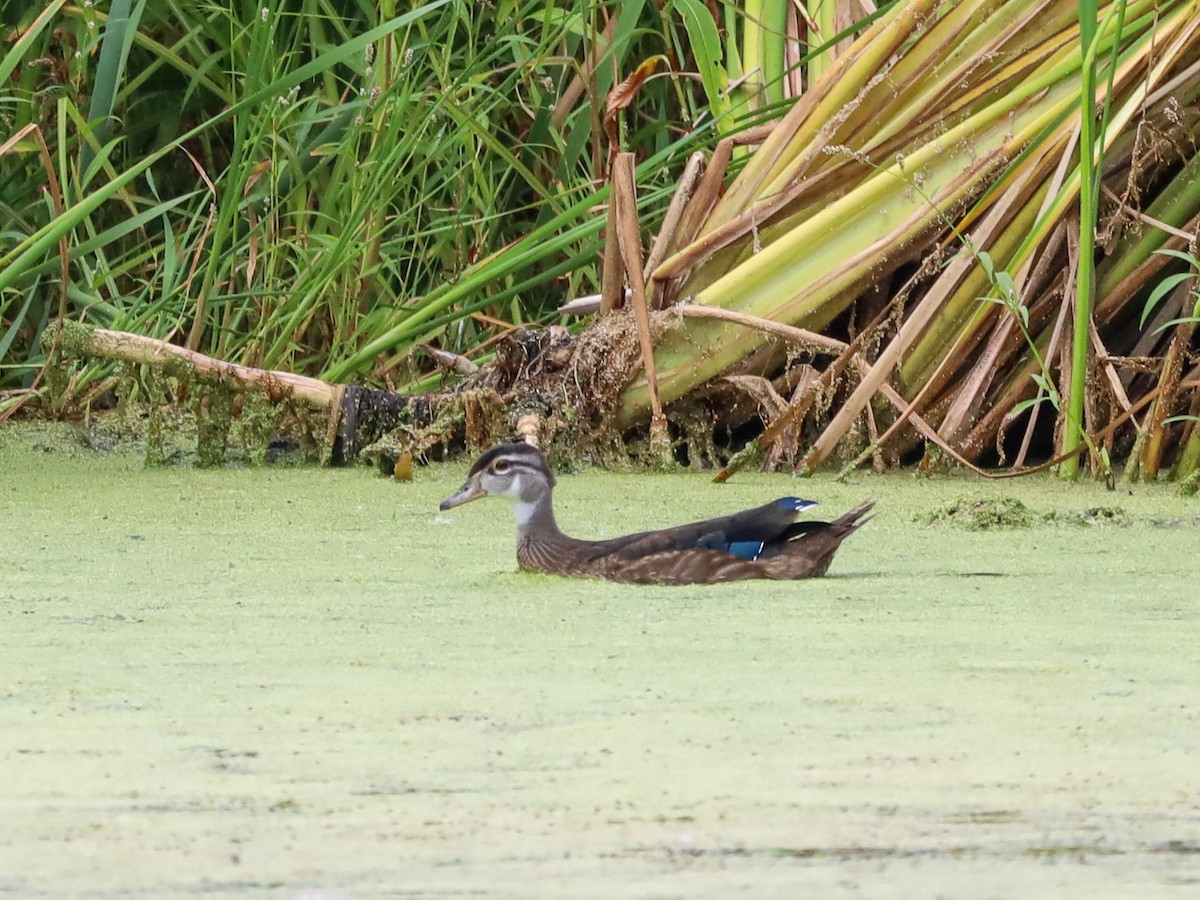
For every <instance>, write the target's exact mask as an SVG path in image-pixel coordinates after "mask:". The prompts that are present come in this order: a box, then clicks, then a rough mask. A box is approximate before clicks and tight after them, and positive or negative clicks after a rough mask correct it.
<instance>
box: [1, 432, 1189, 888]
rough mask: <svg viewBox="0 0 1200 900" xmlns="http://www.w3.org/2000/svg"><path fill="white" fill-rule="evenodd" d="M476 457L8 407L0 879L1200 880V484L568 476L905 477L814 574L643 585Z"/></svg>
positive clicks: (629, 512)
mask: <svg viewBox="0 0 1200 900" xmlns="http://www.w3.org/2000/svg"><path fill="white" fill-rule="evenodd" d="M463 474H464V467H463V466H446V467H435V468H430V469H424V470H419V471H418V473H417V477H416V481H415V482H414V483H411V484H398V483H394V482H389V481H384V480H381V479H379V478H378V477H376V476H375V475H374V474H373V473H371V472H370V471H368V470H365V469H364V470H355V471H346V470H342V471H328V470H314V469H305V470H282V471H280V470H270V469H260V470H249V469H247V470H219V471H198V470H192V469H186V468H180V469H159V470H147V469H144V468H143V467H142V465H141V462H140V460H139V459H138V458H137V457H136V456H129V455H123V454H120V453H117V454H104V455H102V454H95V453H92V452H90V451H87V450H85V449H82V448H79V447H75V446H74V445H73V444H71V442H70V441H69V440H66V441H64V432H63V431H62V430H61V429H59V430H54V431H47V430H45V429H44V428H40V429H31V428H29V427H14V426H7V427H6V428H5V429H3V430H0V533H3V535H4V536H5V540H6V545H5V547H4V549H3V556H2V562H0V771H2V772H3V789H2V791H0V894H4V895H10V896H14V897H38V896H45V897H50V896H53V897H68V896H80V897H154V898H158V897H184V896H194V895H204V896H211V897H224V896H229V897H305V898H340V897H376V896H406V897H407V896H414V897H438V896H487V897H514V898H516V897H596V898H610V897H655V898H659V897H662V898H669V897H722V898H723V897H734V896H739V897H799V896H807V897H854V896H863V897H872V898H879V897H882V898H887V897H897V898H909V897H933V896H946V897H971V898H979V897H1029V896H1043V897H1049V896H1053V897H1069V896H1087V897H1135V896H1137V897H1145V896H1161V897H1170V896H1178V897H1194V896H1197V895H1198V894H1200V774H1198V773H1200V716H1198V712H1200V627H1198V626H1200V622H1198V618H1200V615H1198V614H1200V573H1198V566H1200V502H1197V501H1195V500H1185V499H1181V498H1179V497H1177V496H1175V495H1174V494H1173V493H1172V492H1171V490H1170V488H1169V487H1155V486H1151V487H1141V488H1138V489H1137V490H1136V492H1135V493H1132V494H1131V493H1129V492H1128V491H1118V492H1115V493H1109V492H1107V491H1104V490H1103V489H1101V488H1098V487H1094V486H1076V487H1066V486H1063V485H1059V484H1057V483H1055V482H1054V481H1051V480H1048V479H1047V480H1040V481H1019V482H1005V483H1000V484H991V483H989V484H981V483H979V482H978V481H975V480H966V479H961V478H955V477H946V478H942V479H936V480H932V481H930V480H916V479H914V478H913V477H911V476H910V475H897V476H889V477H884V478H879V477H874V476H870V475H866V474H864V475H861V476H857V477H855V478H854V479H853V480H852V481H851V483H849V484H838V483H835V482H832V481H828V480H819V479H818V480H809V481H794V480H791V479H789V478H787V477H785V476H761V475H739V476H738V477H737V478H735V479H734V480H733V481H732V482H730V483H729V484H727V485H721V486H718V485H714V484H712V483H711V482H710V481H709V480H707V479H706V478H704V477H702V476H695V475H675V476H661V475H660V476H650V475H633V474H607V473H602V472H589V473H586V474H583V475H578V476H565V477H563V478H561V479H560V484H559V488H558V492H557V498H558V508H559V519H560V523H561V524H562V525H563V526H564V528H566V529H567V530H569V531H572V532H574V533H577V534H579V535H581V536H591V537H595V536H602V535H615V534H618V533H621V532H622V531H627V530H633V529H641V528H647V527H654V526H658V525H667V524H673V523H677V522H679V521H683V520H687V519H693V518H699V517H702V516H708V515H713V514H717V513H719V512H722V511H728V510H732V509H736V508H739V507H743V506H749V505H753V504H757V503H760V502H764V501H765V500H767V499H770V498H773V497H775V496H779V495H785V494H803V495H811V496H813V497H814V498H815V499H819V500H821V501H822V504H823V505H822V510H823V511H825V512H827V513H829V514H830V515H834V514H837V513H838V512H841V511H842V510H844V509H845V508H846V507H848V506H849V505H850V504H852V503H854V502H856V501H858V500H860V499H863V498H866V497H874V498H876V499H877V500H878V501H879V515H878V517H877V518H876V519H875V520H874V521H872V522H871V523H870V524H869V525H868V526H867V527H866V528H865V529H864V530H863V531H862V532H861V533H860V534H858V535H856V536H855V537H853V538H852V539H851V540H849V541H848V542H847V543H846V544H845V545H844V547H843V548H842V551H841V553H840V555H839V556H838V557H837V559H836V560H835V562H834V565H833V567H832V570H831V576H830V577H828V578H826V579H824V580H820V581H811V582H797V583H786V584H772V583H743V584H738V585H728V586H715V587H695V588H687V587H685V588H653V587H651V588H646V587H632V586H620V585H609V584H605V583H592V582H586V581H567V580H562V579H556V578H551V577H545V576H530V575H521V574H518V573H517V572H516V571H515V561H514V558H513V527H512V523H511V521H510V513H509V511H508V510H507V509H506V508H505V507H504V505H503V504H501V503H498V502H497V503H489V502H482V503H477V504H472V505H470V506H466V507H463V508H461V509H458V510H453V511H451V512H450V513H444V514H443V513H439V512H438V511H437V503H438V501H439V500H440V499H441V498H442V497H444V496H446V495H447V494H449V493H451V492H452V491H453V490H454V489H455V488H457V486H458V485H459V483H460V481H461V479H462V476H463ZM1001 498H1009V499H1016V500H1019V501H1021V503H1022V504H1023V506H1024V508H1025V509H1026V510H1027V511H1028V512H1029V513H1030V514H1032V517H1033V518H1032V521H1031V522H1027V523H1026V524H1025V526H1024V527H1020V528H985V529H980V530H972V529H969V528H964V527H962V526H961V525H958V524H954V522H955V521H962V520H961V519H959V518H958V517H957V515H955V514H948V513H947V511H948V510H952V509H955V508H958V507H961V506H962V505H963V504H967V505H970V504H971V503H974V502H976V501H980V500H985V501H991V500H996V499H1001ZM1089 510H1090V512H1089V513H1088V514H1087V515H1084V516H1082V517H1080V516H1078V515H1076V514H1077V513H1079V512H1080V511H1089ZM1096 510H1103V512H1100V513H1097V512H1096ZM1051 512H1053V513H1055V517H1056V519H1058V521H1055V522H1049V523H1048V522H1046V521H1045V518H1044V515H1045V514H1046V513H1051ZM1080 523H1092V524H1080Z"/></svg>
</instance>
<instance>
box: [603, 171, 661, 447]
mask: <svg viewBox="0 0 1200 900" xmlns="http://www.w3.org/2000/svg"><path fill="white" fill-rule="evenodd" d="M612 175H613V177H612V200H611V206H612V208H613V209H615V210H616V220H617V233H616V239H617V240H616V243H617V244H618V245H619V247H620V251H621V262H622V264H623V266H624V269H625V278H626V279H627V280H628V281H629V290H630V293H631V298H630V302H631V303H632V304H633V314H634V318H635V320H636V322H637V331H638V341H639V343H640V344H641V347H642V364H643V366H644V367H645V370H646V382H647V384H648V385H649V388H650V410H651V415H650V447H651V452H652V453H654V455H655V456H657V457H659V458H660V459H661V460H662V461H663V462H664V463H666V462H669V461H670V460H671V458H672V455H671V438H670V434H669V433H668V431H667V417H666V416H665V415H663V409H662V400H661V399H660V398H659V395H658V378H657V377H656V376H655V372H654V342H653V340H652V339H651V335H650V311H649V308H648V306H647V303H646V279H645V277H644V275H643V271H644V269H643V266H644V265H645V263H644V261H643V259H642V235H641V231H640V226H639V222H638V214H637V185H636V183H635V177H634V157H633V154H632V153H618V154H617V157H616V159H614V160H613V167H612ZM606 255H607V253H606ZM606 268H607V266H606ZM618 287H620V285H619V284H618ZM604 290H605V291H606V292H608V291H609V290H610V288H609V286H608V285H605V286H604Z"/></svg>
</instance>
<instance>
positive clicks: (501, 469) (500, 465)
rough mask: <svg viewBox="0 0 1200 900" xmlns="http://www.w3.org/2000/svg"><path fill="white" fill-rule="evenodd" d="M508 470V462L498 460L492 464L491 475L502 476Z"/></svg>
mask: <svg viewBox="0 0 1200 900" xmlns="http://www.w3.org/2000/svg"><path fill="white" fill-rule="evenodd" d="M508 468H509V463H508V460H506V459H498V460H496V461H495V462H494V463H492V474H493V475H503V474H504V473H505V472H507V471H508Z"/></svg>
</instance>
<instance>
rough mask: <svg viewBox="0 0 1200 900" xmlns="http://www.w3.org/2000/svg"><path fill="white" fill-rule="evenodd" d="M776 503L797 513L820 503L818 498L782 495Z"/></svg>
mask: <svg viewBox="0 0 1200 900" xmlns="http://www.w3.org/2000/svg"><path fill="white" fill-rule="evenodd" d="M775 503H776V504H778V506H779V507H780V508H781V509H786V510H787V511H788V512H795V513H800V512H804V511H805V510H806V509H812V508H813V507H814V506H819V505H820V504H818V503H817V501H816V500H804V499H802V498H800V497H780V498H779V499H778V500H776V501H775Z"/></svg>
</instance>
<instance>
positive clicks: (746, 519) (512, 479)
mask: <svg viewBox="0 0 1200 900" xmlns="http://www.w3.org/2000/svg"><path fill="white" fill-rule="evenodd" d="M554 484H555V479H554V475H553V473H552V472H551V471H550V468H549V466H548V465H547V464H546V460H545V457H544V456H542V454H541V452H540V451H538V450H537V449H536V448H534V447H531V446H528V445H525V444H512V445H506V446H501V447H494V448H492V449H491V450H489V451H488V452H487V453H485V454H483V455H482V456H481V457H480V458H479V460H477V461H476V463H475V465H474V466H473V467H472V468H471V474H470V476H469V477H468V479H467V483H466V484H464V485H463V487H462V489H461V490H460V491H459V492H458V493H457V494H455V495H454V496H453V497H450V498H448V499H447V500H445V501H444V502H443V503H442V508H443V509H448V508H450V507H452V506H457V505H459V504H460V503H466V502H468V501H470V500H474V499H477V498H479V497H484V496H489V495H494V496H503V497H506V498H507V499H509V500H511V501H512V502H513V504H514V509H515V511H516V515H517V528H518V536H517V561H518V563H519V564H520V566H521V568H522V569H526V570H529V571H535V572H547V573H550V574H554V575H574V576H585V577H593V578H607V579H609V580H610V581H622V582H630V583H638V584H711V583H716V582H724V581H743V580H746V579H750V578H772V579H777V580H790V579H798V578H816V577H819V576H821V575H824V574H825V572H826V571H827V570H828V568H829V563H830V561H831V560H832V559H833V555H834V554H835V553H836V552H837V549H838V547H839V546H840V545H841V543H842V541H843V540H844V539H845V538H846V537H847V536H849V535H850V534H853V533H854V532H855V531H856V530H858V528H860V527H861V526H862V525H863V524H865V523H866V521H867V520H868V518H869V516H867V513H868V512H869V511H870V510H871V508H872V506H873V505H874V504H872V503H864V504H862V505H861V506H858V507H856V508H855V509H852V510H851V511H850V512H848V513H846V514H845V515H843V516H840V517H839V518H837V519H836V520H834V521H833V522H813V521H806V522H796V521H795V518H796V515H797V513H798V512H800V511H803V510H804V509H807V508H809V507H811V506H814V505H815V504H813V503H811V502H810V501H805V500H799V499H797V498H794V497H785V498H781V499H780V500H776V501H774V502H772V503H767V504H764V505H763V506H760V507H756V508H754V509H749V510H745V511H744V512H740V513H737V514H735V515H732V516H723V517H720V518H715V519H706V520H704V521H702V522H693V523H690V524H687V525H679V526H677V527H675V528H666V529H662V530H661V531H647V532H639V533H637V534H630V535H626V536H624V537H619V538H613V539H612V540H606V541H584V540H578V539H576V538H572V537H569V536H567V535H565V534H563V533H562V531H561V530H559V528H558V524H557V523H556V522H555V520H554V509H553V505H552V503H551V496H550V495H551V490H552V489H553V487H554Z"/></svg>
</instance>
